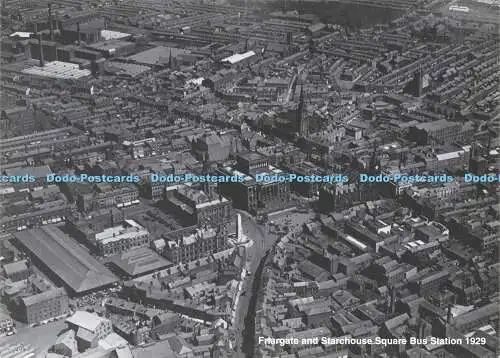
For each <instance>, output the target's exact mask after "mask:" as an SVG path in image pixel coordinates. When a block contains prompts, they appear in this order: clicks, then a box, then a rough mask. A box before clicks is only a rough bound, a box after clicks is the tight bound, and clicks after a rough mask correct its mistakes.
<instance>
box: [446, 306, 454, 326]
mask: <svg viewBox="0 0 500 358" xmlns="http://www.w3.org/2000/svg"><path fill="white" fill-rule="evenodd" d="M452 306H453V305H452V304H449V305H448V312H447V314H446V322H447V323H448V324H450V323H451V319H452V318H453V315H452V314H451V307H452Z"/></svg>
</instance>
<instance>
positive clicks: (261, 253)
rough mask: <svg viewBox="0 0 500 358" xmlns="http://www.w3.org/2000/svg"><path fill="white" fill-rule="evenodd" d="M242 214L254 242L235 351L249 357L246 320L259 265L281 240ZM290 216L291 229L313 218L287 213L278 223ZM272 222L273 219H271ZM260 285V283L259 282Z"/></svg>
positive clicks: (235, 330)
mask: <svg viewBox="0 0 500 358" xmlns="http://www.w3.org/2000/svg"><path fill="white" fill-rule="evenodd" d="M237 212H238V213H240V214H241V221H242V226H243V230H244V234H245V235H246V236H248V237H249V238H250V239H251V240H253V242H254V243H253V245H252V246H251V247H249V248H248V249H247V269H248V270H249V271H250V273H249V274H248V275H246V276H245V281H244V282H243V285H242V288H241V295H240V299H239V301H238V306H237V308H236V315H235V320H234V325H233V332H232V333H233V334H234V338H235V339H234V351H235V352H236V356H237V357H249V356H250V355H251V354H250V353H251V352H248V351H246V349H245V347H246V345H245V347H243V343H244V340H243V338H244V334H245V318H246V317H247V313H248V309H249V305H250V301H251V298H252V294H253V293H254V292H253V289H254V288H255V285H254V281H255V280H256V279H257V277H256V275H257V274H258V272H257V271H258V270H257V269H258V268H259V264H260V263H261V260H262V259H263V258H264V257H265V256H266V252H267V251H268V250H269V249H271V248H272V246H273V245H274V243H275V242H276V241H277V240H278V239H279V238H280V236H279V235H275V234H271V233H268V232H267V224H263V225H259V224H258V223H257V222H256V221H255V219H254V217H253V216H252V215H250V214H248V213H247V212H244V211H239V210H238V211H237ZM287 215H288V216H290V217H291V219H290V221H291V223H290V226H291V227H297V226H299V225H302V224H303V223H304V222H306V221H308V220H309V219H310V218H312V216H313V215H312V214H311V213H287V214H281V215H277V217H278V218H277V219H274V220H276V221H281V220H283V219H284V218H285V217H286V216H287ZM269 220H270V221H272V220H273V219H269ZM257 283H258V282H257Z"/></svg>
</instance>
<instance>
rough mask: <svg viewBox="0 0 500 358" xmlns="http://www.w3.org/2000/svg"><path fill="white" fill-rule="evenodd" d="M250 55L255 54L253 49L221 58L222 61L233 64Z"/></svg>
mask: <svg viewBox="0 0 500 358" xmlns="http://www.w3.org/2000/svg"><path fill="white" fill-rule="evenodd" d="M252 56H255V52H253V51H248V52H245V53H236V54H234V55H232V56H229V57H226V58H225V59H223V60H222V62H229V63H230V64H231V65H234V64H235V63H238V62H240V61H243V60H245V59H247V58H250V57H252Z"/></svg>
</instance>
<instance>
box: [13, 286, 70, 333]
mask: <svg viewBox="0 0 500 358" xmlns="http://www.w3.org/2000/svg"><path fill="white" fill-rule="evenodd" d="M20 303H21V305H20V315H21V316H20V319H22V320H23V321H24V322H26V323H27V324H35V323H39V322H42V321H45V320H48V319H51V318H54V317H59V316H62V315H64V314H67V313H68V312H69V301H68V295H67V294H66V291H65V290H64V288H55V289H51V290H48V291H45V292H42V293H39V294H36V295H33V296H29V297H24V298H22V299H21V302H20Z"/></svg>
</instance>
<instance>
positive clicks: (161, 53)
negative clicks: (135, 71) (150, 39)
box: [127, 46, 189, 65]
mask: <svg viewBox="0 0 500 358" xmlns="http://www.w3.org/2000/svg"><path fill="white" fill-rule="evenodd" d="M170 52H172V58H175V57H177V56H179V55H182V54H185V53H189V51H186V50H183V49H179V48H175V47H165V46H157V47H153V48H151V49H149V50H146V51H142V52H139V53H136V54H135V55H132V56H129V57H127V58H128V59H129V60H133V61H136V62H137V63H143V64H147V65H156V64H167V63H168V59H169V57H170Z"/></svg>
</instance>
